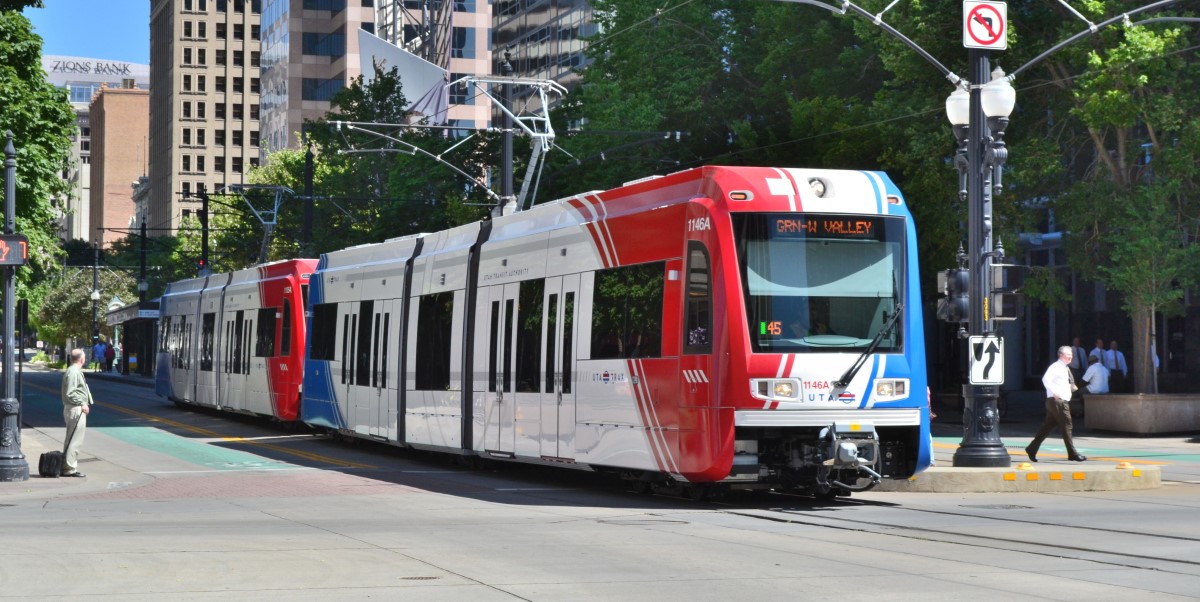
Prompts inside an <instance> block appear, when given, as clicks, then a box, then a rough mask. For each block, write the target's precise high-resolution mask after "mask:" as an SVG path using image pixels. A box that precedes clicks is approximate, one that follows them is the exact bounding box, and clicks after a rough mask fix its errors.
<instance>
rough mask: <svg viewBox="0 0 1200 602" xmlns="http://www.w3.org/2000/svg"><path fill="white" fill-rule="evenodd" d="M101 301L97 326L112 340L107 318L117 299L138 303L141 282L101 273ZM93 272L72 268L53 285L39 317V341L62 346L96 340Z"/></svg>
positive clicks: (114, 272)
mask: <svg viewBox="0 0 1200 602" xmlns="http://www.w3.org/2000/svg"><path fill="white" fill-rule="evenodd" d="M97 276H98V279H99V284H100V288H99V290H100V300H99V302H98V304H97V308H98V309H97V311H96V316H97V323H98V326H99V328H100V334H101V335H103V336H105V337H106V338H109V339H110V340H111V338H112V336H113V329H112V326H110V325H109V324H108V323H107V321H106V319H105V316H106V314H107V312H108V303H109V301H110V300H112V298H113V297H119V298H120V299H121V300H122V301H126V302H129V301H132V300H134V299H137V281H136V280H134V279H133V278H132V277H131V276H129V275H128V274H126V273H124V272H123V271H117V270H109V269H100V270H99V271H98V272H97ZM91 293H92V270H91V269H87V268H78V267H71V268H65V269H64V271H63V272H62V273H61V274H59V275H58V276H57V277H55V278H54V279H53V280H52V281H51V282H50V284H49V287H48V290H47V293H46V296H45V299H44V300H43V302H42V306H41V308H40V309H39V310H38V313H37V323H38V337H39V338H41V339H42V340H44V341H50V342H51V343H53V344H55V345H62V344H64V343H65V342H66V340H67V339H68V338H71V337H74V338H75V339H77V340H78V341H81V342H83V344H85V345H86V344H89V343H88V342H89V341H91V339H92V299H91Z"/></svg>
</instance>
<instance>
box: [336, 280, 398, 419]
mask: <svg viewBox="0 0 1200 602" xmlns="http://www.w3.org/2000/svg"><path fill="white" fill-rule="evenodd" d="M393 303H394V301H393V300H391V299H381V300H369V301H359V302H357V303H354V304H351V308H352V309H356V310H357V312H352V313H350V314H349V315H348V316H347V318H349V319H348V320H347V324H346V326H347V328H346V339H347V345H346V349H345V354H344V355H345V356H346V358H347V360H349V361H348V362H346V363H345V364H343V371H344V376H343V379H344V382H345V384H346V398H347V404H346V405H347V408H348V411H347V414H348V416H347V421H348V422H349V427H350V428H351V429H353V430H354V432H356V433H359V434H363V435H374V436H378V437H385V436H387V434H388V426H389V422H390V418H389V415H388V414H389V412H390V411H392V408H393V407H394V406H395V400H394V399H392V397H393V396H392V395H391V394H390V393H389V390H392V391H394V390H395V383H394V379H395V374H393V372H394V370H393V369H392V366H391V362H392V357H393V353H394V352H393V350H392V347H393V340H394V339H393V336H394V335H393V333H392V331H393V325H392V318H391V313H392V312H391V310H392V306H393ZM344 319H345V318H344ZM389 385H390V389H389Z"/></svg>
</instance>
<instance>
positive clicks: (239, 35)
mask: <svg viewBox="0 0 1200 602" xmlns="http://www.w3.org/2000/svg"><path fill="white" fill-rule="evenodd" d="M245 37H246V26H245V25H242V24H241V23H234V24H233V39H235V40H241V39H245Z"/></svg>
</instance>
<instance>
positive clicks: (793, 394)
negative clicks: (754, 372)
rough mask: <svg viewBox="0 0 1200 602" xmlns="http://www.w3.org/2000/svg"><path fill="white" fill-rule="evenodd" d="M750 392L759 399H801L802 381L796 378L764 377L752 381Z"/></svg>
mask: <svg viewBox="0 0 1200 602" xmlns="http://www.w3.org/2000/svg"><path fill="white" fill-rule="evenodd" d="M750 392H751V393H752V394H753V395H754V396H755V397H757V398H759V399H777V400H794V399H800V381H799V380H797V379H794V378H762V379H754V380H752V381H750Z"/></svg>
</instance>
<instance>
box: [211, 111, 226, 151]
mask: <svg viewBox="0 0 1200 602" xmlns="http://www.w3.org/2000/svg"><path fill="white" fill-rule="evenodd" d="M217 106H218V107H219V106H221V105H217ZM213 144H216V145H217V146H225V130H217V131H215V132H213Z"/></svg>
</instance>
